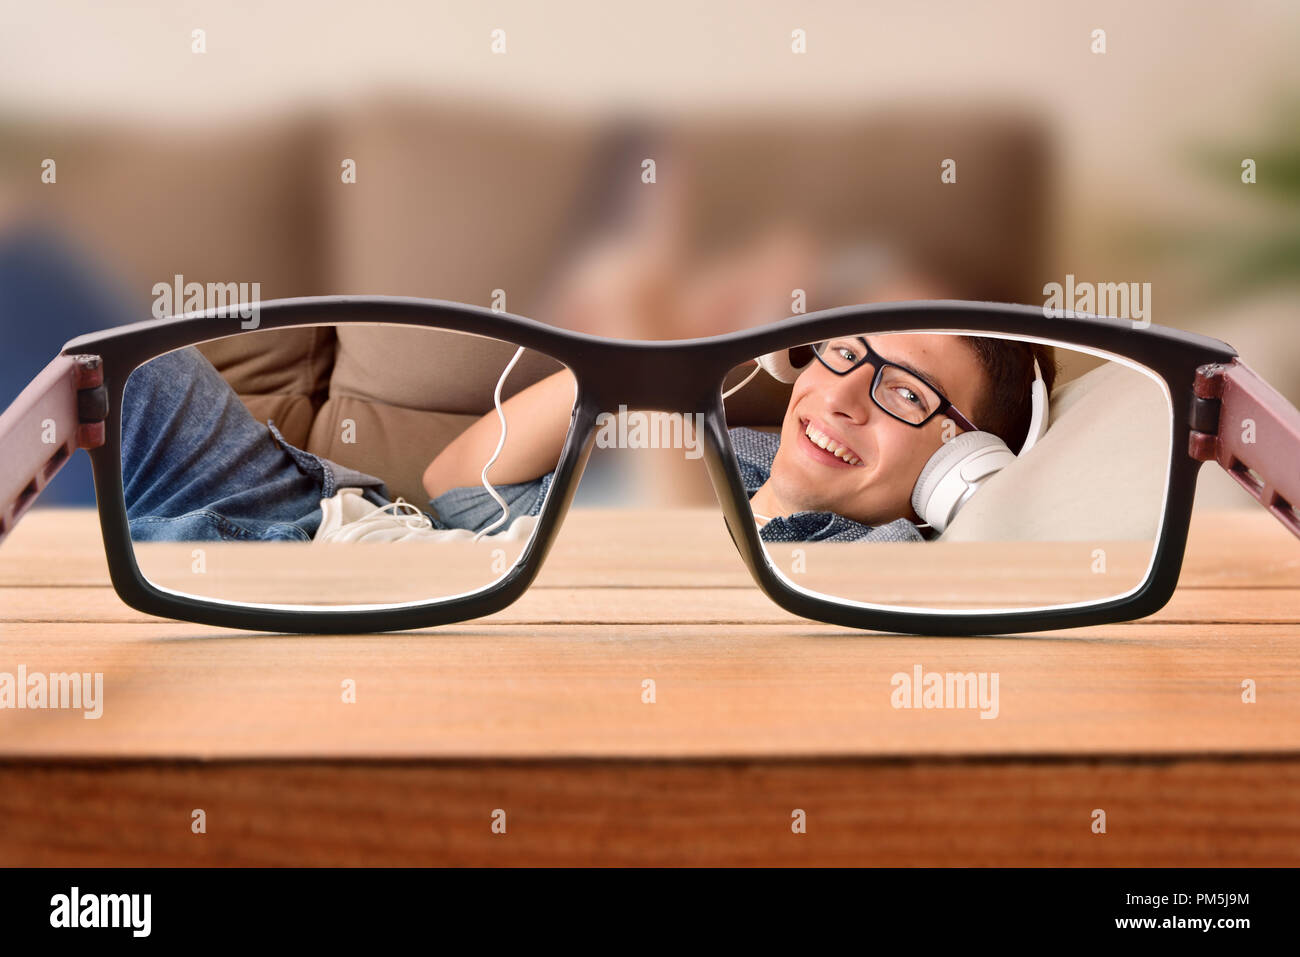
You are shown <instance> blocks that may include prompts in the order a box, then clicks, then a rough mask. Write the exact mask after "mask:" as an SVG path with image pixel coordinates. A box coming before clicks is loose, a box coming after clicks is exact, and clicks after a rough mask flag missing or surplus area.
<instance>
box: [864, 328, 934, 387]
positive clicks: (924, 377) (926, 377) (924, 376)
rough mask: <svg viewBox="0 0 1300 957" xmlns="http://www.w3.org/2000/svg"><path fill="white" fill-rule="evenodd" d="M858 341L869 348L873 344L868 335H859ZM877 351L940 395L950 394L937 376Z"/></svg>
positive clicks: (887, 360) (881, 356) (883, 357)
mask: <svg viewBox="0 0 1300 957" xmlns="http://www.w3.org/2000/svg"><path fill="white" fill-rule="evenodd" d="M858 341H859V342H861V343H862V344H863V345H864V346H867V347H869V348H870V347H871V344H870V343H869V342H867V338H866V336H858ZM875 351H876V355H878V356H880V358H882V359H884V360H885V361H886V362H892V363H893V364H894V365H896V366H902V367H903V368H904V369H906V370H907V371H908V372H910V373H912V375H914V376H916V377H917V378H918V379H920V380H921V381H922V382H924V383H925V384H926V385H928V386H929V387H930V388H931V389H933V390H934V391H935V392H938V393H939V394H940V395H945V396H946V395H947V394H948V390H947V389H945V388H944V387H943V386H942V385H940V383H939V380H938V379H937V378H936V377H934V376H932V375H930V374H929V373H928V372H922V371H921V370H920V369H918V368H917V367H916V366H914V365H912V364H911V363H908V362H901V361H899V360H898V359H891V358H889V356H887V355H885V354H884V353H883V352H881V351H880V350H879V349H876V350H875Z"/></svg>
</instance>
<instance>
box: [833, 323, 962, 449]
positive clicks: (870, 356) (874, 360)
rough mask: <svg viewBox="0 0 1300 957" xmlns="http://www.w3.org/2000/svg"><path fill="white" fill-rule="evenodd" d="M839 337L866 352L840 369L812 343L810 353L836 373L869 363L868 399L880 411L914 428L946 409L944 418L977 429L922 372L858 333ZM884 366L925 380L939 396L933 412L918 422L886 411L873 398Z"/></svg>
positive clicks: (852, 369)
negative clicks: (885, 353)
mask: <svg viewBox="0 0 1300 957" xmlns="http://www.w3.org/2000/svg"><path fill="white" fill-rule="evenodd" d="M839 338H846V339H848V338H852V339H857V340H858V341H859V342H861V343H862V345H863V348H865V349H866V350H867V354H866V356H865V357H864V358H863V359H861V360H860V361H858V362H855V363H853V365H852V366H850V367H849V368H847V369H845V370H844V371H843V372H841V371H840V370H839V369H836V368H835V367H834V366H832V365H831V364H830V363H829V362H827V361H826V360H825V359H823V358H822V354H821V353H820V352H818V351H817V347H816V346H814V347H813V351H812V353H813V355H814V356H815V357H816V359H817V361H818V362H820V363H821V364H822V365H823V366H825V367H826V369H827V370H828V371H830V372H833V373H835V375H838V376H846V375H852V374H853V373H854V372H857V371H858V369H860V368H862V367H863V366H864V365H866V364H868V363H870V364H871V367H872V369H874V370H875V372H874V373H873V375H872V378H871V392H870V393H869V395H870V396H871V401H872V402H873V403H875V405H876V408H878V409H879V410H880V411H881V412H883V413H885V414H886V415H888V416H892V417H893V418H895V419H897V420H898V421H899V422H902V423H903V424H904V425H910V426H911V427H912V428H914V429H920V428H923V427H924V426H925V424H926V423H927V422H929V421H931V420H932V419H933V418H934V417H935V416H936V415H943V414H944V413H947V416H948V418H950V419H952V421H953V422H955V423H956V424H957V426H958V427H960V428H961V430H962V431H963V432H978V431H979V429H977V428H976V427H975V423H973V422H971V420H970V419H968V418H967V417H966V416H965V415H963V414H962V412H961V411H960V410H959V409H958V408H957V407H956V406H955V405H953V404H952V401H951V400H950V399H949V398H948V397H947V396H946V395H944V394H943V393H942V392H940V391H939V388H938V387H937V386H936V385H934V383H932V382H926V380H925V377H924V376H922V375H920V374H919V373H917V372H916V371H914V370H912V369H909V368H908V367H907V366H905V365H902V364H900V363H897V362H892V361H890V360H889V359H886V358H885V357H884V356H882V355H881V354H880V353H879V352H877V351H876V350H875V349H873V348H871V343H869V342H867V340H866V339H865V338H863V337H862V336H842V337H839ZM830 341H831V340H830V339H821V340H818V343H817V345H820V344H821V343H823V342H830ZM886 368H892V369H901V370H902V371H903V372H906V373H907V374H908V375H910V376H911V377H912V378H914V379H920V380H921V381H922V382H923V383H924V384H925V387H926V388H927V389H929V390H930V391H931V392H933V393H934V394H935V395H937V396H938V397H939V405H938V406H937V407H936V408H935V410H934V411H933V412H931V413H930V414H929V415H927V416H926V417H925V418H924V419H922V420H921V421H920V422H908V421H907V419H905V418H903V417H902V416H901V415H898V414H896V413H894V412H890V411H889V410H888V409H886V408H885V405H884V403H883V402H881V401H880V400H879V399H877V398H876V389H877V388H879V386H880V379H881V377H882V376H883V375H884V373H885V369H886Z"/></svg>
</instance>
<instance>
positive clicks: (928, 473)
mask: <svg viewBox="0 0 1300 957" xmlns="http://www.w3.org/2000/svg"><path fill="white" fill-rule="evenodd" d="M758 364H759V365H760V366H761V367H762V368H764V369H766V370H767V372H768V374H769V375H771V376H772V378H774V379H776V380H777V381H779V382H785V383H791V382H794V380H795V379H797V378H799V373H800V372H802V371H803V369H802V367H800V368H795V366H794V365H793V364H791V362H790V353H789V350H785V349H783V350H782V351H780V352H771V353H768V354H767V355H765V356H763V357H762V358H760V359H759V360H758ZM1030 395H1031V401H1032V403H1033V411H1032V412H1031V414H1030V418H1029V431H1028V433H1027V434H1026V436H1025V442H1024V445H1023V446H1022V447H1021V449H1020V454H1021V455H1024V454H1025V453H1026V452H1028V451H1029V450H1030V449H1031V448H1033V447H1034V445H1035V444H1036V443H1037V442H1038V440H1039V439H1040V438H1042V437H1043V433H1044V432H1046V431H1047V414H1048V406H1047V384H1046V383H1045V382H1044V381H1043V373H1042V370H1041V369H1039V367H1038V360H1037V359H1035V360H1034V384H1033V386H1032V387H1031V388H1030ZM1015 460H1016V454H1015V453H1014V452H1012V451H1011V449H1009V448H1007V444H1006V443H1005V442H1003V441H1002V440H1001V439H1000V438H998V437H997V436H996V435H994V434H993V433H992V432H962V433H960V434H958V435H956V436H954V437H953V438H952V439H950V440H948V441H947V442H945V443H944V444H943V445H942V446H941V447H940V448H939V450H938V451H937V452H935V453H934V454H933V455H932V456H930V460H929V461H928V462H926V463H925V467H924V468H923V469H921V474H920V476H918V477H917V480H916V487H915V488H913V489H912V508H914V509H915V510H916V514H917V515H919V516H921V520H922V521H924V522H925V523H926V524H927V525H929V526H930V527H931V528H933V529H934V530H935V531H936V532H939V533H942V532H943V530H944V529H945V528H947V527H948V526H949V524H951V522H952V520H953V518H954V517H955V516H956V514H957V511H958V509H960V508H961V507H962V506H963V505H965V504H966V503H967V502H968V501H970V499H971V496H973V495H974V494H975V492H976V491H977V490H978V489H979V487H980V486H981V485H983V484H984V483H985V482H987V481H988V480H989V479H990V478H991V477H992V476H993V475H994V474H995V473H997V472H998V471H1000V470H1002V469H1004V468H1006V467H1007V466H1008V465H1010V464H1011V463H1012V462H1014V461H1015Z"/></svg>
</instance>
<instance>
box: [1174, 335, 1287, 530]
mask: <svg viewBox="0 0 1300 957" xmlns="http://www.w3.org/2000/svg"><path fill="white" fill-rule="evenodd" d="M1187 451H1188V454H1189V455H1191V457H1192V458H1194V459H1196V460H1197V461H1200V462H1218V463H1219V465H1220V466H1221V467H1222V468H1223V469H1224V470H1225V471H1226V472H1227V473H1228V474H1229V475H1231V476H1232V477H1233V478H1234V479H1236V480H1237V483H1238V484H1239V485H1241V487H1242V488H1244V489H1245V490H1246V491H1247V492H1249V493H1250V494H1251V495H1252V496H1254V497H1255V498H1256V499H1257V500H1258V501H1259V503H1260V504H1261V505H1263V506H1264V507H1265V508H1266V509H1268V510H1269V512H1271V513H1272V514H1273V516H1274V517H1275V518H1276V519H1277V520H1278V521H1279V522H1281V523H1282V524H1283V525H1285V526H1286V527H1287V528H1288V529H1289V530H1290V531H1291V533H1292V534H1294V535H1295V536H1296V537H1297V538H1300V511H1297V507H1300V412H1298V411H1296V408H1295V406H1293V405H1292V404H1291V403H1290V402H1288V401H1287V400H1286V398H1285V397H1283V395H1282V394H1281V393H1280V392H1278V391H1277V390H1276V389H1275V388H1273V387H1272V386H1271V385H1269V384H1268V383H1267V382H1265V381H1264V380H1263V379H1262V378H1260V377H1259V374H1258V373H1256V372H1255V371H1254V370H1253V369H1251V368H1250V367H1249V366H1248V365H1246V364H1245V363H1244V362H1242V361H1241V360H1240V359H1233V360H1232V361H1231V362H1228V363H1221V362H1216V363H1210V364H1209V365H1203V366H1201V367H1200V368H1199V369H1197V370H1196V379H1195V382H1194V383H1193V397H1192V432H1191V435H1190V438H1189V441H1188V450H1187Z"/></svg>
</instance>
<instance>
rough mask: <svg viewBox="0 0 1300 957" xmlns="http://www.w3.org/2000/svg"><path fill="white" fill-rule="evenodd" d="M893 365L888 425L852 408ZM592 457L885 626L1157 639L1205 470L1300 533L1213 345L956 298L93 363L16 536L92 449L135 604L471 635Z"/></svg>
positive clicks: (1244, 401)
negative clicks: (679, 323) (858, 376)
mask: <svg viewBox="0 0 1300 957" xmlns="http://www.w3.org/2000/svg"><path fill="white" fill-rule="evenodd" d="M867 336H870V337H871V346H870V348H868V347H867V343H866V339H865V337H867ZM814 357H815V359H816V360H817V361H813V360H814ZM866 363H870V364H871V365H872V366H873V369H874V372H873V373H872V376H873V378H872V380H871V382H872V387H871V392H870V395H871V399H872V402H873V403H874V406H871V407H870V408H869V407H868V406H869V405H871V404H870V403H868V404H865V405H864V402H863V399H862V396H861V393H860V390H853V389H847V388H843V385H844V383H845V381H846V380H845V378H844V377H845V376H846V375H848V374H849V373H851V372H853V371H854V370H856V369H858V368H860V367H861V366H862V365H863V364H866ZM958 407H960V408H962V409H964V410H966V412H968V413H973V414H975V415H976V417H977V418H978V419H979V428H978V429H977V428H976V427H975V425H974V424H973V423H972V422H971V421H970V419H968V418H967V417H966V416H965V415H963V414H962V413H960V412H958V411H957V408H958ZM872 408H878V409H883V410H884V411H885V412H886V413H888V415H884V416H881V415H875V414H872ZM935 420H939V421H941V422H942V425H943V427H942V428H937V429H933V430H926V431H924V432H918V431H916V428H915V427H916V426H920V425H924V424H926V423H927V422H932V421H935ZM596 447H617V448H622V449H627V450H628V451H627V452H625V453H618V454H626V455H628V456H632V457H633V458H632V459H631V461H632V462H633V463H634V464H635V462H636V459H635V456H636V455H637V454H638V453H637V450H639V449H644V448H657V449H661V450H663V449H667V450H669V451H668V453H666V454H680V455H681V456H682V457H683V458H684V459H685V460H688V463H689V467H694V464H693V463H694V460H697V459H700V460H702V461H703V463H704V465H705V467H706V468H707V470H708V473H709V475H710V477H711V479H712V482H713V486H714V488H715V490H716V492H717V496H718V500H719V502H720V504H721V508H722V514H723V519H724V520H725V523H726V526H727V528H728V530H729V532H730V534H731V537H732V539H733V541H734V542H735V544H736V547H737V549H738V550H739V552H740V556H741V559H742V560H743V561H744V562H745V564H746V565H747V566H748V568H749V570H750V572H751V574H752V575H753V577H754V580H755V581H756V582H757V584H758V586H759V587H760V588H761V589H763V591H765V592H766V593H767V594H768V595H769V596H770V597H771V598H772V599H773V600H774V601H776V602H777V603H778V604H779V605H781V606H782V607H784V608H786V609H787V610H789V611H791V612H794V613H796V614H799V615H802V616H805V617H807V618H811V619H814V620H818V621H825V622H831V623H835V624H841V625H848V626H852V627H857V628H866V629H877V630H885V631H896V632H920V633H932V634H946V635H973V634H1000V633H1010V632H1025V631H1037V630H1043V629H1053V628H1065V627H1072V626H1079V625H1089V624H1098V623H1104V622H1111V621H1120V620H1127V619H1132V618H1138V617H1142V616H1144V615H1148V614H1151V613H1152V612H1154V611H1156V610H1158V609H1159V608H1160V607H1162V606H1163V605H1164V604H1165V603H1166V602H1167V601H1168V599H1169V597H1170V595H1171V594H1172V592H1173V590H1174V587H1175V585H1176V583H1177V580H1178V574H1179V569H1180V565H1181V561H1182V555H1183V549H1184V545H1185V542H1186V537H1187V530H1188V522H1189V519H1190V515H1191V509H1192V499H1193V493H1194V489H1195V483H1196V476H1197V473H1198V471H1199V469H1200V466H1201V464H1202V463H1203V462H1207V461H1217V462H1218V463H1219V464H1220V465H1221V466H1222V467H1223V468H1225V469H1227V470H1228V471H1229V472H1230V474H1232V475H1233V476H1234V477H1235V478H1236V479H1237V480H1238V482H1239V483H1240V484H1241V485H1242V486H1243V487H1244V488H1246V489H1247V490H1248V491H1250V492H1251V493H1252V494H1253V495H1254V496H1255V497H1256V498H1257V499H1259V500H1260V502H1261V503H1262V504H1263V505H1265V506H1266V507H1267V508H1268V509H1269V510H1270V511H1271V512H1272V513H1273V514H1274V515H1275V516H1276V517H1277V518H1278V519H1279V520H1280V521H1282V522H1283V523H1284V524H1285V525H1286V526H1287V527H1288V528H1289V529H1290V530H1291V531H1292V532H1294V533H1295V534H1296V535H1298V536H1300V517H1298V516H1297V512H1296V510H1295V508H1294V507H1293V503H1296V502H1298V501H1300V469H1298V468H1297V467H1296V466H1297V464H1298V455H1297V452H1298V450H1300V413H1297V412H1296V410H1295V409H1294V408H1293V407H1291V406H1290V405H1289V404H1288V403H1286V402H1285V400H1283V399H1282V397H1281V396H1280V395H1278V393H1277V392H1276V391H1274V390H1273V389H1272V388H1271V387H1269V386H1268V385H1267V384H1266V383H1264V382H1263V381H1262V380H1260V379H1259V378H1258V377H1257V376H1256V375H1254V373H1252V372H1251V371H1250V369H1249V368H1248V367H1246V366H1245V365H1244V364H1243V363H1242V362H1241V361H1240V360H1239V359H1238V358H1237V356H1236V353H1235V352H1234V350H1233V349H1232V348H1231V347H1230V346H1227V345H1226V344H1224V343H1222V342H1219V341H1218V340H1215V339H1210V338H1206V337H1204V336H1199V335H1194V334H1191V333H1186V332H1181V331H1178V330H1173V329H1166V328H1162V327H1158V326H1149V327H1135V325H1134V324H1133V323H1131V322H1129V321H1125V320H1118V319H1110V318H1104V317H1094V316H1081V317H1078V318H1074V319H1070V320H1065V321H1063V320H1059V319H1049V318H1045V317H1044V315H1043V312H1042V310H1041V309H1040V308H1035V307H1030V306H1015V305H996V304H988V303H970V302H956V301H953V302H909V303H886V304H880V305H869V306H852V307H845V308H840V309H831V310H826V311H823V312H819V313H816V314H812V315H808V316H803V317H797V318H791V319H787V320H784V321H782V322H778V323H774V324H772V325H768V326H765V327H762V328H758V329H754V330H750V331H745V332H739V333H732V334H728V335H723V336H716V337H712V338H707V339H693V340H681V341H671V342H630V341H617V340H608V339H602V338H597V337H592V336H587V335H582V334H578V333H572V332H567V331H564V330H561V329H557V328H553V327H550V326H546V325H543V324H541V323H538V322H534V321H531V320H528V319H524V318H520V317H516V316H512V315H508V314H504V313H496V312H493V311H491V310H488V309H482V308H478V307H474V306H467V305H461V304H457V303H448V302H438V301H430V300H414V299H399V298H384V297H375V298H358V297H337V298H320V299H290V300H280V301H275V302H267V303H259V304H255V308H254V309H253V310H252V311H251V313H250V311H249V310H248V309H247V308H241V309H240V310H239V312H238V314H234V312H233V311H226V310H221V309H217V310H211V311H209V312H208V313H204V314H198V315H192V316H184V317H178V318H172V319H164V320H157V321H152V322H145V323H139V324H136V325H132V326H127V327H123V328H120V329H116V330H112V331H109V332H103V333H96V334H94V335H89V336H83V337H81V338H79V339H75V340H73V341H72V342H70V343H68V344H67V346H66V347H65V348H64V350H63V353H62V354H61V355H60V356H59V357H57V358H56V359H55V360H54V361H53V362H51V364H50V365H49V366H48V367H47V369H46V370H45V372H43V373H42V374H41V375H40V376H39V377H38V378H37V379H36V380H35V381H33V383H32V384H31V385H30V386H29V387H28V388H27V389H26V390H24V392H23V393H22V394H21V395H20V396H19V397H18V399H17V400H16V401H15V403H14V404H13V405H12V406H11V407H10V408H9V409H8V410H7V411H6V412H5V413H4V414H3V415H2V416H0V463H2V464H0V537H3V536H4V535H6V534H7V533H8V532H9V531H10V530H11V529H12V528H13V526H14V524H15V523H16V522H17V520H18V518H19V516H20V515H21V514H22V512H23V511H24V510H25V509H26V508H28V507H29V506H30V505H31V503H32V502H33V501H34V500H35V499H36V497H37V496H38V495H39V494H40V491H41V489H42V488H44V486H45V485H46V484H47V483H48V482H49V480H50V478H51V477H52V476H53V475H54V473H55V472H57V471H58V469H59V468H60V467H61V466H62V465H63V463H64V462H66V461H67V459H68V457H69V456H70V455H71V454H72V453H73V452H74V451H75V450H76V449H77V448H85V449H87V450H88V451H89V453H90V456H91V459H92V461H93V466H94V474H95V486H96V494H97V498H98V505H99V518H100V527H101V531H102V533H103V538H104V543H105V547H106V549H107V557H108V565H109V571H110V574H111V576H112V580H113V584H114V586H115V588H116V589H117V591H118V593H119V594H120V595H121V597H122V598H123V600H124V601H125V602H126V603H127V604H129V605H131V606H133V607H135V608H137V609H140V610H142V611H145V612H148V613H151V614H156V615H162V616H167V617H173V618H179V619H183V620H188V621H195V622H201V623H206V624H215V625H225V626H230V627H238V628H248V629H256V630H278V631H291V632H356V631H375V630H395V629H404V628H418V627H425V626H430V625H438V624H445V623H449V622H455V621H462V620H465V619H470V618H475V617H479V616H483V615H488V614H491V613H493V612H496V611H498V610H500V609H502V608H504V607H506V606H507V605H509V604H510V603H511V602H513V601H515V600H516V599H517V598H518V597H519V596H520V595H521V594H522V593H523V592H524V590H525V589H526V588H527V587H528V585H529V584H530V583H531V582H532V581H533V579H534V578H535V577H536V576H537V574H538V571H539V569H540V568H541V565H542V562H543V561H544V559H545V557H546V554H547V552H548V551H549V549H550V548H551V546H552V544H553V543H554V542H555V540H556V536H557V533H558V530H559V528H560V525H561V523H562V521H563V520H564V517H565V515H566V513H567V512H568V511H569V509H570V507H571V506H572V505H573V500H574V495H575V492H576V490H577V486H578V482H579V478H580V476H581V475H582V474H583V470H584V468H585V466H586V465H587V463H588V460H589V457H590V455H591V453H592V451H593V449H594V448H596ZM674 450H675V451H674ZM661 454H663V453H661ZM682 514H683V515H685V516H688V517H689V520H691V521H701V520H705V521H707V520H708V519H707V518H704V519H701V518H700V517H699V512H698V511H697V510H693V511H689V512H685V511H684V512H683V513H682ZM608 527H609V530H610V534H611V535H617V534H619V533H620V532H619V529H618V526H617V522H616V521H611V522H609V525H608Z"/></svg>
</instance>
